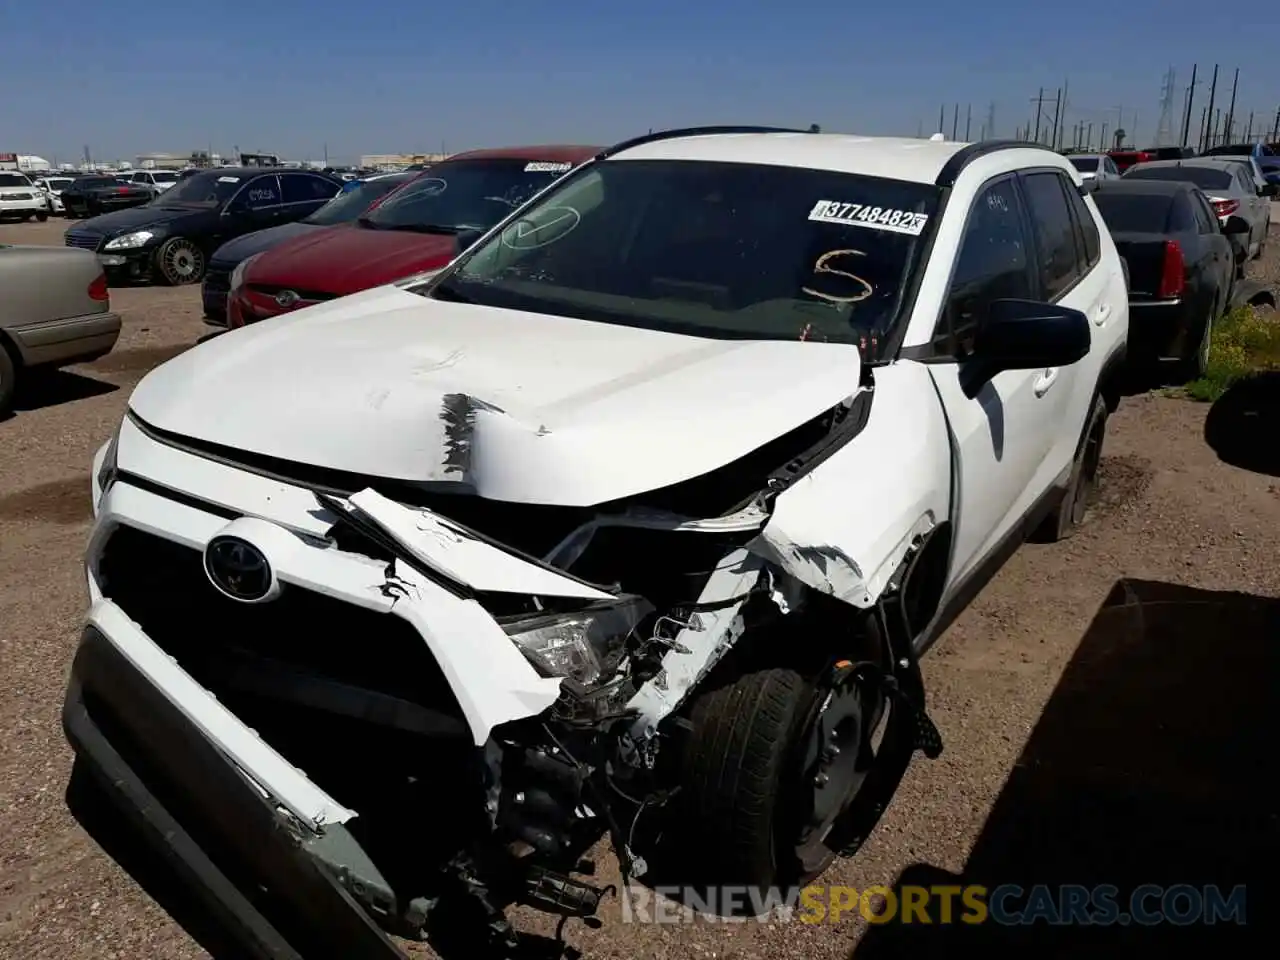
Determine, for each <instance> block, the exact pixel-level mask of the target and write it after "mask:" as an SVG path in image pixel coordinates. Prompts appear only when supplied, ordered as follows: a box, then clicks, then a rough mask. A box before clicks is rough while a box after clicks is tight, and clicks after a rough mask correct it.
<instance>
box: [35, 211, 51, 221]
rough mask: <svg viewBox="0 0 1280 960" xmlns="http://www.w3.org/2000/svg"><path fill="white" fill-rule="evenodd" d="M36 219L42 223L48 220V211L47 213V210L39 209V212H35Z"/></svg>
mask: <svg viewBox="0 0 1280 960" xmlns="http://www.w3.org/2000/svg"><path fill="white" fill-rule="evenodd" d="M36 219H37V220H38V221H40V222H41V223H44V222H45V221H46V220H48V219H49V213H48V211H47V210H41V211H40V212H39V213H37V214H36Z"/></svg>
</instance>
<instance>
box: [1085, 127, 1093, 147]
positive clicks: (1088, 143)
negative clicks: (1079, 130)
mask: <svg viewBox="0 0 1280 960" xmlns="http://www.w3.org/2000/svg"><path fill="white" fill-rule="evenodd" d="M1084 148H1085V149H1086V150H1092V149H1093V121H1092V120H1090V121H1089V127H1088V129H1087V130H1086V132H1085V135H1084Z"/></svg>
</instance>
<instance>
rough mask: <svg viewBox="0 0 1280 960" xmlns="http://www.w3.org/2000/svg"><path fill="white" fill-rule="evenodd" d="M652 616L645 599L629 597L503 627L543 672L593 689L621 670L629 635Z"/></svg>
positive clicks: (649, 606)
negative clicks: (615, 601) (570, 679)
mask: <svg viewBox="0 0 1280 960" xmlns="http://www.w3.org/2000/svg"><path fill="white" fill-rule="evenodd" d="M652 612H653V604H651V603H650V602H649V601H648V600H645V599H644V598H643V597H625V598H623V599H621V600H619V601H618V602H617V603H609V604H603V605H598V606H592V607H587V608H586V609H585V610H579V611H578V612H577V613H564V614H548V615H547V616H538V617H527V618H524V619H521V620H516V621H514V622H511V623H507V624H505V626H504V629H505V630H506V631H507V636H509V637H510V638H511V641H512V643H514V644H515V645H516V646H517V647H518V648H519V649H520V652H521V653H523V654H524V655H525V657H526V658H527V659H528V660H529V662H530V663H532V664H533V666H534V669H536V670H537V671H538V672H539V673H541V674H543V675H544V676H548V677H570V678H572V679H574V680H577V681H578V682H579V683H582V684H584V685H587V686H591V685H593V684H596V683H599V682H601V681H602V680H605V679H607V678H608V676H609V675H610V674H612V672H613V671H614V670H615V669H616V668H617V666H618V663H619V662H620V661H621V660H622V657H623V655H624V654H625V653H626V647H627V637H629V636H630V635H631V633H632V631H634V630H635V628H636V627H637V626H639V624H640V622H641V621H642V620H644V618H645V617H647V616H648V615H649V614H650V613H652Z"/></svg>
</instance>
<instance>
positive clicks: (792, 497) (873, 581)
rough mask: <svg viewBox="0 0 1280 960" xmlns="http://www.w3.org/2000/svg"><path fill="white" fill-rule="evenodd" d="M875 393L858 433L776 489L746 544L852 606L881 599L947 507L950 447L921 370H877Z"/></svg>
mask: <svg viewBox="0 0 1280 960" xmlns="http://www.w3.org/2000/svg"><path fill="white" fill-rule="evenodd" d="M874 389H875V399H874V401H873V402H872V405H871V413H870V415H869V417H868V420H867V423H866V425H865V426H864V427H863V429H862V431H861V432H860V433H859V434H858V435H857V436H856V437H854V438H853V439H852V440H850V441H849V442H848V443H846V444H845V445H844V446H843V447H841V448H840V449H839V450H837V451H836V452H835V453H834V454H832V455H831V456H830V457H828V458H827V459H826V460H824V461H823V462H822V463H820V464H819V465H818V466H817V467H815V468H814V469H813V470H812V471H810V472H809V473H807V474H805V475H804V476H802V477H801V478H800V479H799V480H797V481H796V482H795V483H793V484H792V485H791V486H790V487H788V488H787V489H786V490H785V491H783V493H782V494H780V495H779V496H778V498H777V500H776V501H775V502H774V506H773V515H772V517H771V519H770V520H769V522H768V524H766V525H765V527H764V529H763V530H762V531H761V532H760V534H759V535H758V536H757V537H755V538H754V539H753V540H752V541H751V542H750V544H749V545H748V547H749V549H750V550H751V551H752V552H754V553H756V554H758V555H759V556H761V557H763V558H765V559H766V560H768V561H769V562H771V563H773V564H774V565H775V566H777V567H779V568H780V569H782V570H783V571H785V572H786V573H788V574H790V575H791V576H793V577H795V578H796V579H797V580H799V581H801V582H802V583H804V584H807V585H808V586H810V587H812V588H813V589H814V590H817V591H819V592H821V593H825V594H829V595H831V596H834V597H836V598H838V599H840V600H843V601H844V602H846V603H850V604H852V605H854V606H856V607H870V606H872V605H874V604H875V603H876V601H877V600H879V598H880V596H881V594H882V593H883V592H884V590H885V588H886V587H887V586H888V584H889V580H890V577H891V576H892V575H893V572H894V571H895V570H896V569H897V567H898V566H899V565H900V564H901V562H902V560H903V558H904V557H905V556H906V555H907V553H908V551H909V550H910V548H911V544H912V542H913V541H914V540H915V538H916V537H918V536H923V535H925V534H927V533H928V532H929V531H930V530H932V529H933V528H934V527H935V526H937V524H939V523H941V522H943V521H944V520H945V519H946V518H947V517H948V516H949V515H950V509H951V486H952V483H951V480H952V478H951V441H950V437H949V434H948V432H947V424H946V419H945V417H944V414H943V410H942V406H941V403H940V402H939V400H938V394H937V391H936V390H935V389H934V386H933V383H932V381H931V379H930V377H929V373H928V370H927V369H925V367H923V366H922V365H920V364H914V363H897V364H892V365H889V366H885V367H880V368H877V370H876V372H875V388H874Z"/></svg>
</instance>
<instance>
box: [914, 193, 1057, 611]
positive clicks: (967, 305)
mask: <svg viewBox="0 0 1280 960" xmlns="http://www.w3.org/2000/svg"><path fill="white" fill-rule="evenodd" d="M1068 239H1069V242H1071V243H1073V244H1074V240H1073V239H1071V238H1070V237H1069V238H1068ZM1073 249H1074V248H1073ZM1035 257H1036V245H1035V242H1034V240H1033V239H1032V232H1031V225H1030V221H1029V219H1028V215H1027V210H1026V205H1025V203H1024V201H1023V197H1022V192H1021V190H1020V189H1019V186H1018V179H1017V177H1016V176H1015V175H1013V174H1007V175H1004V176H1001V177H997V178H995V179H993V180H991V181H988V182H987V183H986V184H984V185H983V186H982V188H981V189H979V191H978V193H977V196H976V199H975V200H974V203H973V205H972V206H971V207H970V209H969V211H968V213H967V214H966V221H965V228H964V235H963V238H962V240H961V242H960V247H959V251H958V254H957V257H956V265H955V268H954V270H953V272H952V277H951V283H950V286H949V289H948V293H947V299H946V303H945V305H944V307H943V310H942V315H941V316H940V317H939V318H938V329H937V331H936V335H935V342H941V343H946V344H949V346H948V347H947V348H946V349H945V350H943V351H942V354H943V355H941V356H937V357H935V358H934V359H933V360H931V362H930V363H929V373H930V374H931V375H932V377H933V381H934V384H935V385H936V387H937V390H938V396H939V398H940V400H941V401H942V406H943V410H944V411H945V413H946V416H947V425H948V428H949V430H950V432H951V438H952V444H953V448H954V449H955V450H956V452H957V457H956V496H955V516H956V528H955V538H954V541H953V546H952V551H953V552H952V563H951V569H950V570H949V572H948V578H947V590H951V589H952V588H954V587H955V585H956V584H957V583H959V582H961V581H962V580H963V579H964V578H965V577H967V576H968V575H969V574H970V573H971V572H972V571H973V570H974V569H975V567H977V565H978V564H979V563H980V562H981V561H982V560H983V559H984V558H985V557H986V556H988V555H989V554H990V553H991V551H992V550H993V549H995V547H996V546H997V545H998V544H999V543H1000V542H1001V541H1002V540H1003V539H1004V538H1005V537H1006V535H1009V534H1010V532H1011V531H1013V530H1014V529H1015V527H1018V526H1019V525H1020V524H1021V522H1022V520H1023V517H1024V515H1025V514H1026V513H1027V512H1028V511H1029V510H1030V508H1031V506H1032V505H1033V504H1034V502H1035V500H1036V499H1037V497H1038V495H1039V492H1040V491H1039V490H1038V489H1037V488H1036V486H1035V484H1036V482H1037V478H1038V477H1039V476H1041V475H1042V474H1043V473H1044V463H1045V460H1046V458H1047V457H1048V455H1049V451H1050V449H1051V447H1052V445H1053V438H1054V436H1055V434H1056V433H1057V431H1058V430H1059V429H1061V427H1060V425H1059V422H1058V421H1059V420H1060V419H1061V409H1060V404H1059V400H1060V398H1061V397H1062V395H1063V394H1062V392H1061V391H1060V390H1057V389H1055V388H1056V387H1057V386H1060V385H1061V384H1059V383H1056V382H1055V379H1056V378H1049V377H1046V375H1045V371H1043V370H1005V371H1003V372H1001V373H998V374H996V376H995V377H993V378H992V379H990V380H989V381H987V382H986V383H984V384H983V385H982V387H980V388H979V389H977V390H976V391H974V390H973V389H972V388H971V387H969V386H968V384H969V383H970V381H971V380H972V378H973V365H972V362H971V361H970V360H969V359H968V354H969V350H970V348H971V347H972V344H973V337H974V333H975V331H976V329H977V325H978V321H979V319H980V318H981V317H982V316H983V315H984V314H985V312H986V309H987V307H988V305H989V304H990V303H991V301H992V300H997V299H1002V298H1013V299H1034V298H1035V297H1036V296H1037V290H1038V286H1039V281H1038V278H1037V276H1036V273H1035V270H1034V263H1035Z"/></svg>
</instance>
